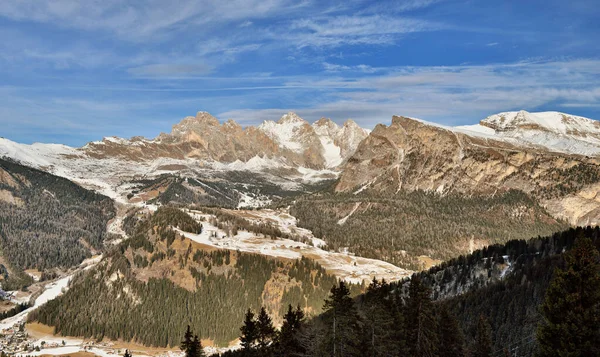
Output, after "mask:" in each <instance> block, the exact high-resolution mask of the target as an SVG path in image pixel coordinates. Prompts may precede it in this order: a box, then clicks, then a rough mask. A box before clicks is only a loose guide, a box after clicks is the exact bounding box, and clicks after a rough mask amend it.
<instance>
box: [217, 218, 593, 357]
mask: <svg viewBox="0 0 600 357" xmlns="http://www.w3.org/2000/svg"><path fill="white" fill-rule="evenodd" d="M585 240H588V242H589V246H586V244H587V243H582V242H583V241H585ZM576 242H580V243H581V244H579V246H578V248H576V249H573V246H574V245H575V244H576ZM586 247H588V248H589V247H591V250H583V251H582V250H581V249H586ZM598 248H600V229H599V228H598V227H595V228H591V227H588V228H577V229H570V230H567V231H564V232H560V233H556V234H554V235H552V236H550V237H546V238H535V239H532V240H529V241H525V240H513V241H510V242H508V243H507V244H505V245H495V246H492V247H488V248H486V249H482V250H478V251H476V252H475V253H474V254H471V255H468V256H461V257H459V258H456V259H453V260H451V261H448V262H446V263H444V264H443V265H440V266H438V267H435V268H431V269H430V270H429V271H424V272H421V273H418V274H415V275H413V276H412V277H411V278H410V279H407V280H405V281H401V282H397V283H391V284H388V283H386V282H381V281H376V280H374V281H373V282H372V283H371V285H370V286H369V287H368V288H367V291H366V293H365V294H362V295H360V296H358V297H357V298H355V299H354V300H352V299H350V294H348V291H347V289H346V288H345V287H344V286H343V284H339V286H334V287H333V288H332V289H331V291H330V294H329V296H328V298H327V299H326V300H325V301H324V306H325V311H324V313H323V314H321V315H319V316H318V317H317V318H314V319H301V320H300V321H298V320H297V319H294V315H293V314H291V315H286V320H285V321H284V325H283V326H282V327H281V329H280V331H279V332H277V333H274V334H269V335H268V336H266V337H267V338H269V340H270V341H272V343H271V344H268V345H264V344H261V343H260V340H261V338H264V337H265V336H264V334H263V333H262V332H261V328H256V327H255V330H256V331H255V332H254V334H252V333H250V332H251V331H252V327H253V326H254V325H256V326H261V325H262V323H261V319H260V318H256V319H254V320H252V319H248V315H246V319H245V320H240V324H241V326H242V327H241V328H240V336H241V338H242V341H246V343H245V344H243V346H244V349H243V350H241V351H233V352H226V353H224V354H222V356H223V357H225V356H229V357H232V356H324V355H327V356H330V355H331V356H346V357H347V356H442V357H446V356H447V357H464V356H490V357H492V356H513V355H518V356H534V354H535V352H536V351H537V349H538V344H539V337H540V336H542V335H540V334H539V332H540V331H541V330H540V328H541V327H544V328H546V329H545V330H544V331H546V332H547V331H550V332H551V333H554V335H555V336H554V337H553V339H551V340H550V343H554V340H556V339H557V338H561V337H560V336H561V334H565V333H574V334H575V335H573V336H572V337H565V338H566V339H569V338H574V337H577V338H580V339H582V340H586V339H587V340H588V342H591V345H590V346H589V347H588V345H585V346H584V345H583V342H582V343H581V345H577V344H576V343H575V344H573V343H571V344H570V345H569V344H568V343H567V345H564V346H563V345H561V347H562V348H564V349H565V350H579V351H580V352H581V351H582V350H583V351H586V348H595V349H596V350H597V351H600V340H597V339H596V337H600V331H598V326H597V324H596V323H595V322H594V321H597V319H600V301H599V300H597V299H596V300H593V301H590V305H589V306H587V307H586V309H587V310H585V311H584V310H581V309H576V308H575V307H574V306H573V307H572V308H570V309H572V310H573V311H565V310H561V307H562V308H563V309H564V308H567V306H568V305H569V304H575V306H579V305H577V301H575V300H572V301H571V300H565V299H562V298H561V297H563V295H562V294H567V293H568V292H569V291H570V293H571V299H577V297H578V296H580V295H582V291H584V290H585V294H589V296H596V297H597V296H600V261H599V260H598V256H599V255H598V251H597V250H598ZM574 250H579V252H578V253H576V255H578V256H579V257H580V259H581V261H588V262H589V264H590V268H591V269H592V270H586V269H583V268H582V266H581V265H580V264H581V261H574V259H575V258H574V255H571V253H572V252H573V251H574ZM594 251H595V252H594ZM569 255H571V256H570V257H569V258H568V259H567V256H569ZM594 257H595V258H594ZM566 261H570V262H571V263H570V264H571V265H567V264H568V263H567V262H566ZM507 262H511V263H510V264H507ZM499 266H509V267H510V270H509V271H507V272H506V275H505V276H501V277H500V278H498V277H493V273H492V272H493V271H494V270H495V269H497V268H498V267H499ZM482 269H483V270H487V271H488V272H490V278H489V279H488V281H485V279H483V278H482V279H481V280H480V281H479V284H481V285H479V284H472V283H473V282H472V281H471V279H472V277H473V272H474V271H479V270H482ZM556 271H563V272H567V273H562V276H563V277H564V276H570V277H579V278H580V279H583V280H579V279H577V278H574V280H572V281H568V280H564V279H562V280H560V279H559V280H553V278H555V276H556V274H557V273H555V272H556ZM454 274H456V276H454ZM585 279H587V280H585ZM551 281H553V282H554V283H553V284H554V285H553V287H554V288H553V289H554V290H553V291H554V294H557V293H558V294H561V295H560V296H557V297H556V299H550V300H549V299H548V295H547V290H548V286H549V285H550V284H551ZM584 282H589V283H590V284H593V285H594V287H590V288H589V289H587V290H586V289H583V288H582V287H581V286H579V285H580V284H582V283H584ZM448 285H454V286H462V287H464V289H463V293H462V294H461V295H458V296H455V297H451V298H446V297H444V296H441V294H439V291H455V290H459V289H448V288H447V286H448ZM569 285H570V286H571V287H570V288H569ZM594 289H595V290H594ZM436 291H437V292H438V293H437V294H436ZM436 295H437V298H436ZM544 301H545V303H544ZM553 301H557V305H556V307H554V309H555V311H554V313H555V314H558V317H557V321H559V322H558V323H560V321H563V320H562V319H563V316H567V315H569V316H572V319H575V321H578V320H577V316H580V317H581V316H585V317H584V318H582V320H583V319H585V320H586V321H585V324H582V325H581V326H573V327H567V326H561V325H556V326H553V327H552V328H551V329H548V322H547V319H548V317H549V315H548V314H550V313H552V302H553ZM543 303H544V306H545V308H546V310H544V311H546V312H545V313H544V314H545V315H544V316H545V318H546V320H544V319H543V317H542V310H541V309H540V306H541V305H542V304H543ZM565 304H566V305H565ZM567 309H569V308H567ZM252 311H258V310H253V309H252ZM289 311H290V312H292V311H293V310H292V309H291V308H290V310H289ZM587 314H592V315H593V314H595V316H589V317H588V316H587ZM259 316H260V315H259ZM251 317H252V316H251ZM550 317H551V316H550ZM263 320H264V319H263ZM253 321H254V324H253ZM288 321H289V322H288ZM543 321H544V322H543ZM582 322H583V321H582ZM290 326H292V327H290ZM556 328H558V329H559V330H555V329H556ZM587 329H590V330H589V331H588V330H587ZM267 331H269V329H267ZM584 331H585V332H584ZM594 331H595V332H594ZM588 333H589V334H588ZM594 336H596V337H594ZM594 341H595V342H594ZM565 342H568V341H565ZM571 342H572V341H571ZM592 345H593V346H592ZM552 348H553V347H551V349H552ZM587 352H590V353H591V351H590V350H587ZM549 355H552V356H553V355H555V354H552V353H550V354H549ZM565 355H566V354H565ZM572 355H574V356H587V355H589V356H595V355H596V354H593V353H591V354H580V353H579V354H578V353H575V354H572Z"/></svg>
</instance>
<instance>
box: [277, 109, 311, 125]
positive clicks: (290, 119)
mask: <svg viewBox="0 0 600 357" xmlns="http://www.w3.org/2000/svg"><path fill="white" fill-rule="evenodd" d="M277 124H308V122H307V121H306V120H304V119H302V118H300V117H299V116H298V114H296V113H294V112H289V113H287V114H285V115H283V116H282V117H281V119H279V120H278V121H277Z"/></svg>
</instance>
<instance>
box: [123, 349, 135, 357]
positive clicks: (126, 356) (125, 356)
mask: <svg viewBox="0 0 600 357" xmlns="http://www.w3.org/2000/svg"><path fill="white" fill-rule="evenodd" d="M123 357H133V356H132V355H131V353H129V350H125V354H124V355H123Z"/></svg>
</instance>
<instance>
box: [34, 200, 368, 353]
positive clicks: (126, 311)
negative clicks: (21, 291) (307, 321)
mask: <svg viewBox="0 0 600 357" xmlns="http://www.w3.org/2000/svg"><path fill="white" fill-rule="evenodd" d="M173 226H179V227H181V228H182V229H184V228H185V230H191V231H196V232H198V231H200V230H201V229H202V227H201V226H200V224H198V223H196V222H195V221H194V220H193V219H192V218H191V217H190V216H189V215H187V214H186V213H184V212H183V211H181V210H180V209H177V208H173V207H161V208H159V209H158V210H157V211H156V212H155V213H154V214H147V213H141V212H132V214H131V215H130V216H129V217H128V218H127V219H126V220H125V228H126V230H127V231H128V234H129V235H130V236H131V238H130V239H128V240H126V241H124V242H122V243H121V244H120V245H119V246H118V247H116V248H115V249H114V250H113V251H111V252H110V253H109V254H108V255H107V257H106V258H105V260H104V261H103V262H101V263H100V264H99V265H98V266H97V267H96V268H94V269H92V270H91V271H90V272H86V273H84V274H81V275H79V276H77V277H76V278H74V280H73V282H72V284H71V285H72V286H71V288H70V289H69V291H68V292H67V293H66V294H64V295H62V296H60V297H58V298H57V299H55V300H52V301H50V302H48V304H46V305H45V306H43V307H41V308H40V309H38V310H36V311H35V312H32V313H31V314H30V321H39V322H41V323H44V324H47V325H52V326H55V327H56V332H57V333H59V334H63V335H70V336H84V337H93V338H96V339H102V338H105V337H106V338H110V339H123V340H126V341H130V340H134V341H137V342H140V343H143V344H145V345H150V346H176V345H177V344H178V343H179V340H180V338H181V336H180V333H179V332H180V331H179V327H180V326H181V325H182V324H184V325H187V324H189V325H191V326H192V327H193V328H194V330H195V331H196V333H197V334H198V335H199V336H200V337H201V338H203V339H212V340H214V341H215V343H217V344H218V345H227V344H228V343H229V342H230V341H232V340H234V339H235V338H236V337H237V331H238V322H239V321H240V319H242V318H243V316H244V313H245V311H246V309H247V308H248V307H251V308H253V309H258V308H260V307H261V306H265V307H266V308H267V309H268V311H269V313H271V314H272V315H273V316H274V318H275V319H276V320H277V321H279V320H280V319H281V317H282V316H283V314H284V313H285V307H286V306H287V305H288V304H292V305H294V306H296V305H300V306H301V308H302V310H303V311H304V312H305V313H306V314H317V313H319V312H321V309H322V301H323V299H324V298H325V297H326V296H327V291H328V290H329V288H330V287H331V286H332V285H334V284H336V281H337V279H336V278H335V277H334V276H332V275H329V274H328V273H326V272H325V270H324V269H323V268H322V267H321V266H320V265H318V264H317V263H315V262H314V261H312V260H309V259H306V258H302V259H300V260H277V259H273V258H268V257H265V256H262V255H255V254H247V253H241V252H237V251H230V250H215V249H212V248H207V247H203V246H199V245H196V244H193V243H192V242H191V241H189V240H187V239H184V238H183V237H182V236H179V235H178V234H177V233H176V232H175V231H174V230H173V228H172V227H173ZM351 289H352V290H353V291H354V294H357V293H358V292H359V291H360V287H359V286H351ZM67 307H68V308H67Z"/></svg>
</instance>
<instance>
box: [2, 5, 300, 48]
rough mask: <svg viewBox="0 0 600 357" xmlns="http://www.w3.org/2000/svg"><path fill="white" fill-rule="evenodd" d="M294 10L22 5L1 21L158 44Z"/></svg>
mask: <svg viewBox="0 0 600 357" xmlns="http://www.w3.org/2000/svg"><path fill="white" fill-rule="evenodd" d="M296 7H297V6H296V5H294V3H293V2H291V1H289V0H229V1H226V2H225V1H220V0H204V1H196V0H180V1H163V0H145V1H137V2H131V3H124V2H122V1H120V0H103V1H79V0H55V1H36V0H21V1H2V2H0V16H4V17H7V18H10V19H13V20H18V21H35V22H41V23H51V24H53V25H57V26H61V27H71V28H77V29H83V30H102V31H110V32H113V33H116V34H117V35H119V36H120V37H122V38H127V39H135V40H152V41H156V40H157V35H165V32H169V31H176V32H177V31H181V30H182V29H185V28H188V27H193V26H199V25H206V24H214V23H215V22H221V23H226V22H229V21H239V20H246V21H249V20H248V19H254V18H261V17H264V16H267V15H269V14H272V13H281V12H285V11H290V10H292V11H293V9H294V8H296Z"/></svg>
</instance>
